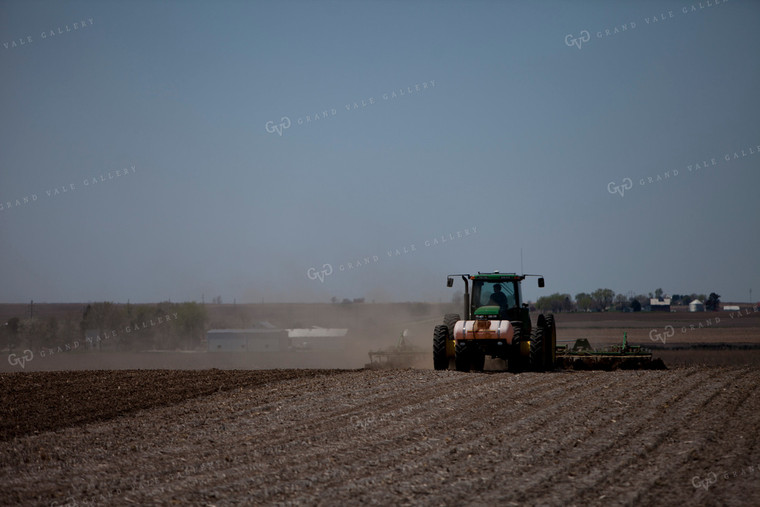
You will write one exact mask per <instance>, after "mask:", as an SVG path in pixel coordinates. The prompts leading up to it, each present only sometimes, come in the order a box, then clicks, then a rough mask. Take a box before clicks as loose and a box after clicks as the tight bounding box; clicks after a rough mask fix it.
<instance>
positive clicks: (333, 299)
mask: <svg viewBox="0 0 760 507" xmlns="http://www.w3.org/2000/svg"><path fill="white" fill-rule="evenodd" d="M330 302H331V303H332V304H335V303H337V302H338V298H336V297H335V296H333V297H331V298H330Z"/></svg>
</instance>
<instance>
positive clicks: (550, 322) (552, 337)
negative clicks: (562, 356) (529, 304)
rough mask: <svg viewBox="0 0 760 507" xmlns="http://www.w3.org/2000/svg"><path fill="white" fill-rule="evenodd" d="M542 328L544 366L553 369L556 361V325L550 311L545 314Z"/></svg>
mask: <svg viewBox="0 0 760 507" xmlns="http://www.w3.org/2000/svg"><path fill="white" fill-rule="evenodd" d="M544 330H545V331H544V357H545V364H544V367H545V368H546V369H548V370H553V369H554V365H555V363H556V362H557V357H556V353H557V325H556V323H555V321H554V314H551V313H550V314H549V315H547V316H546V323H545V327H544Z"/></svg>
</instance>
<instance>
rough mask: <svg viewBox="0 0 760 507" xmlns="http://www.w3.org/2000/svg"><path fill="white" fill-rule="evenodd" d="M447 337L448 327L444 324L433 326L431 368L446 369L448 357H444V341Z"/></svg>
mask: <svg viewBox="0 0 760 507" xmlns="http://www.w3.org/2000/svg"><path fill="white" fill-rule="evenodd" d="M448 339H449V329H448V328H447V327H446V326H435V330H434V331H433V368H435V369H436V370H447V369H448V368H449V358H448V357H446V341H447V340H448Z"/></svg>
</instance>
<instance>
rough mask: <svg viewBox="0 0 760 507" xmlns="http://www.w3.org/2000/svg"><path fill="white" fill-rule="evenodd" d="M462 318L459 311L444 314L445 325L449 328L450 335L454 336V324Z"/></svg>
mask: <svg viewBox="0 0 760 507" xmlns="http://www.w3.org/2000/svg"><path fill="white" fill-rule="evenodd" d="M460 320H462V319H461V318H460V317H459V314H458V313H447V314H446V315H444V316H443V325H444V326H446V327H447V328H449V336H450V337H452V338H453V337H454V324H456V323H457V322H458V321H460Z"/></svg>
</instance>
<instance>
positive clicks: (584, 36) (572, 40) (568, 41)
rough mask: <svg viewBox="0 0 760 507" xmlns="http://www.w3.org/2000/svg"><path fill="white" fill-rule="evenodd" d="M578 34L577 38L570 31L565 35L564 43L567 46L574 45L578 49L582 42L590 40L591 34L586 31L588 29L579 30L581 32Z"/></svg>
mask: <svg viewBox="0 0 760 507" xmlns="http://www.w3.org/2000/svg"><path fill="white" fill-rule="evenodd" d="M579 35H580V36H579V37H577V38H576V37H575V36H574V35H573V34H571V33H569V34H567V35H565V45H566V46H567V47H573V46H576V47H577V48H578V49H581V45H582V44H583V43H584V42H588V41H590V40H591V34H590V33H588V30H581V33H580V34H579Z"/></svg>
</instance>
